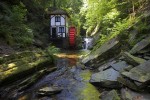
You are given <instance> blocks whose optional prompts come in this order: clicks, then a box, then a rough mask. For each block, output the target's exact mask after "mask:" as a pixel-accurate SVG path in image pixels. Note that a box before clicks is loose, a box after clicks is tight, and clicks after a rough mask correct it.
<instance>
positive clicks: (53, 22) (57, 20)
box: [50, 9, 69, 39]
mask: <svg viewBox="0 0 150 100" xmlns="http://www.w3.org/2000/svg"><path fill="white" fill-rule="evenodd" d="M68 18H69V15H68V14H67V12H65V11H64V10H60V9H59V10H55V11H53V12H51V13H50V37H51V39H62V38H67V37H68Z"/></svg>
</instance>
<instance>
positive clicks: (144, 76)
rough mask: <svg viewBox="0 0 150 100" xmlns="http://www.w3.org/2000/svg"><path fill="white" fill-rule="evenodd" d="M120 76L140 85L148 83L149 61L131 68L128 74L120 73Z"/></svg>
mask: <svg viewBox="0 0 150 100" xmlns="http://www.w3.org/2000/svg"><path fill="white" fill-rule="evenodd" d="M121 74H122V75H124V76H126V77H128V78H130V79H132V80H135V81H138V82H142V83H144V82H147V81H150V60H148V61H146V62H145V63H142V64H140V65H139V66H137V67H134V68H132V69H131V70H130V71H129V72H122V73H121Z"/></svg>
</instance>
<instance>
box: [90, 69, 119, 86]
mask: <svg viewBox="0 0 150 100" xmlns="http://www.w3.org/2000/svg"><path fill="white" fill-rule="evenodd" d="M118 77H120V73H119V72H117V71H115V70H114V69H113V68H109V69H107V70H105V71H102V72H98V73H95V74H93V75H92V76H91V79H90V82H91V83H98V84H99V85H102V86H104V87H109V88H118V87H120V85H119V84H118V82H117V78H118Z"/></svg>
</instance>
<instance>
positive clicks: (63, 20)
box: [61, 16, 65, 25]
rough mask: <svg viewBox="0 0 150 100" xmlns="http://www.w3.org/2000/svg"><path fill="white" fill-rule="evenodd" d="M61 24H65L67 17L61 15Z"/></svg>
mask: <svg viewBox="0 0 150 100" xmlns="http://www.w3.org/2000/svg"><path fill="white" fill-rule="evenodd" d="M61 25H65V19H64V17H62V16H61Z"/></svg>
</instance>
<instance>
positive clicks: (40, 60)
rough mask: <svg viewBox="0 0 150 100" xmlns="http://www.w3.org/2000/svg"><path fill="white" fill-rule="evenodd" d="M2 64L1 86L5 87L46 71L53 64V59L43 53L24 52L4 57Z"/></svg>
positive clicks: (0, 69) (0, 71) (0, 70)
mask: <svg viewBox="0 0 150 100" xmlns="http://www.w3.org/2000/svg"><path fill="white" fill-rule="evenodd" d="M0 63H1V65H0V85H4V84H9V83H11V82H14V81H16V80H18V79H21V78H24V77H26V76H27V75H29V74H33V73H34V72H35V71H39V70H41V69H44V68H45V67H47V66H49V65H50V64H52V59H51V58H50V57H47V56H46V53H44V52H42V51H40V52H39V51H37V52H22V53H17V54H12V55H9V56H4V57H2V58H1V61H0Z"/></svg>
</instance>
